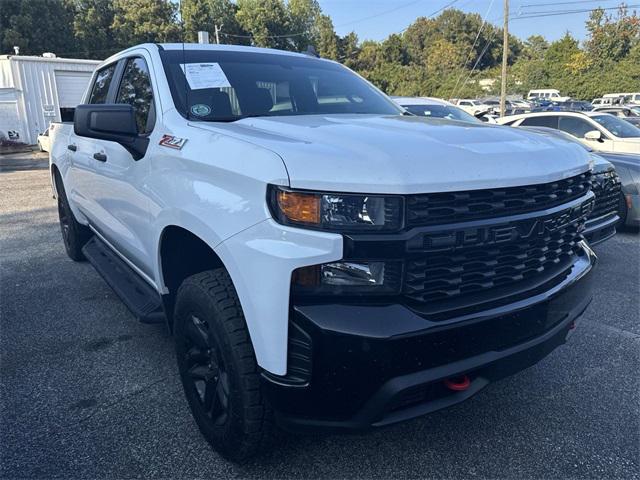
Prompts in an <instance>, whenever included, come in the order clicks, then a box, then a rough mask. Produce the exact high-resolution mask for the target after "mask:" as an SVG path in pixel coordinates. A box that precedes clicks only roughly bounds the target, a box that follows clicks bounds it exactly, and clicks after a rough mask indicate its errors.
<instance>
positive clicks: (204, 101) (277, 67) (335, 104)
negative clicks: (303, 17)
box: [160, 50, 402, 122]
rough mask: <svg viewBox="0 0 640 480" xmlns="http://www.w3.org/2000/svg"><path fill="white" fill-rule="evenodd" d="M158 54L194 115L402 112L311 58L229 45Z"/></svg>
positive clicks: (176, 96) (182, 104)
mask: <svg viewBox="0 0 640 480" xmlns="http://www.w3.org/2000/svg"><path fill="white" fill-rule="evenodd" d="M160 56H161V58H162V63H163V66H164V70H165V73H166V75H167V79H168V81H169V87H170V89H171V95H172V97H173V101H174V103H175V105H176V108H177V109H178V111H179V112H180V113H181V114H182V115H183V116H185V117H187V118H188V119H191V120H201V121H209V122H216V121H235V120H239V119H241V118H245V117H255V116H269V117H270V116H278V115H313V114H336V113H349V114H380V115H400V114H401V113H402V110H401V109H400V108H399V107H398V106H397V105H395V104H394V103H393V102H392V101H391V100H390V99H388V98H387V97H386V96H384V95H383V94H381V93H380V92H378V91H377V90H376V89H375V88H374V87H372V86H371V85H370V84H369V83H367V82H366V81H364V80H363V79H361V78H360V77H359V76H357V75H355V74H354V73H353V72H351V71H350V70H348V69H347V68H345V67H343V66H342V65H339V64H336V63H333V62H328V61H322V60H319V59H316V58H312V57H308V58H307V57H302V56H293V55H284V54H283V55H277V54H271V53H254V52H238V51H229V50H227V51H220V50H217V51H216V50H185V51H184V52H183V51H182V50H163V51H161V52H160ZM185 72H186V77H187V78H185Z"/></svg>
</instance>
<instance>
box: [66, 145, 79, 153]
mask: <svg viewBox="0 0 640 480" xmlns="http://www.w3.org/2000/svg"><path fill="white" fill-rule="evenodd" d="M67 149H69V150H71V151H72V152H75V151H76V150H78V147H76V146H75V145H74V144H73V143H72V144H71V145H67Z"/></svg>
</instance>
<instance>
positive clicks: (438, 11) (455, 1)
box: [338, 0, 460, 60]
mask: <svg viewBox="0 0 640 480" xmlns="http://www.w3.org/2000/svg"><path fill="white" fill-rule="evenodd" d="M458 1H460V0H452V1H450V2H449V3H447V4H446V5H445V6H444V7H441V8H439V9H438V10H436V11H435V12H431V13H430V14H429V15H427V17H426V18H431V17H434V16H435V15H437V14H439V13H440V12H442V11H443V10H446V9H447V8H449V7H450V6H451V5H453V4H454V3H457V2H458ZM410 26H411V25H409V26H407V27H404V28H403V29H402V30H400V31H398V32H392V33H390V34H389V36H391V35H394V34H397V35H399V34H401V33H404V32H405V31H406V30H407V29H408V28H409V27H410ZM359 52H360V50H359V49H356V50H354V51H353V52H351V53H350V54H348V55H343V56H342V57H340V58H338V60H345V59H347V58H350V57H353V56H354V55H355V54H357V53H359Z"/></svg>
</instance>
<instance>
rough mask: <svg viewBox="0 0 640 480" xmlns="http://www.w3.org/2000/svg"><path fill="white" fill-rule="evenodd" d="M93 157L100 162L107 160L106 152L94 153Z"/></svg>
mask: <svg viewBox="0 0 640 480" xmlns="http://www.w3.org/2000/svg"><path fill="white" fill-rule="evenodd" d="M93 158H95V159H96V160H98V161H99V162H106V161H107V156H106V155H105V154H104V153H94V154H93Z"/></svg>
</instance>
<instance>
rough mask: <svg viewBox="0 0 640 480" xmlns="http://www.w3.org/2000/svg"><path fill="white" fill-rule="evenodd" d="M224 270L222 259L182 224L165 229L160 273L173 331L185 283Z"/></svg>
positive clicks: (159, 255)
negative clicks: (177, 300) (175, 306)
mask: <svg viewBox="0 0 640 480" xmlns="http://www.w3.org/2000/svg"><path fill="white" fill-rule="evenodd" d="M220 267H223V268H225V267H224V264H223V262H222V260H221V259H220V257H219V256H218V255H217V254H216V252H215V251H214V250H213V248H212V247H211V245H209V243H207V242H206V241H205V240H204V239H203V238H201V236H199V235H197V234H195V233H193V232H192V231H191V230H189V229H187V228H184V227H182V226H179V225H167V226H165V227H164V228H163V230H162V232H161V233H160V239H159V242H158V273H159V280H160V283H161V285H162V286H163V290H164V292H165V293H164V294H163V295H162V298H163V302H164V304H165V311H166V314H167V320H168V326H169V328H170V329H171V330H173V307H174V305H175V296H176V293H177V291H178V288H179V287H180V285H181V284H182V282H183V281H184V280H185V279H186V278H187V277H190V276H191V275H195V274H197V273H200V272H204V271H206V270H214V269H216V268H220ZM225 270H226V268H225Z"/></svg>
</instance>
